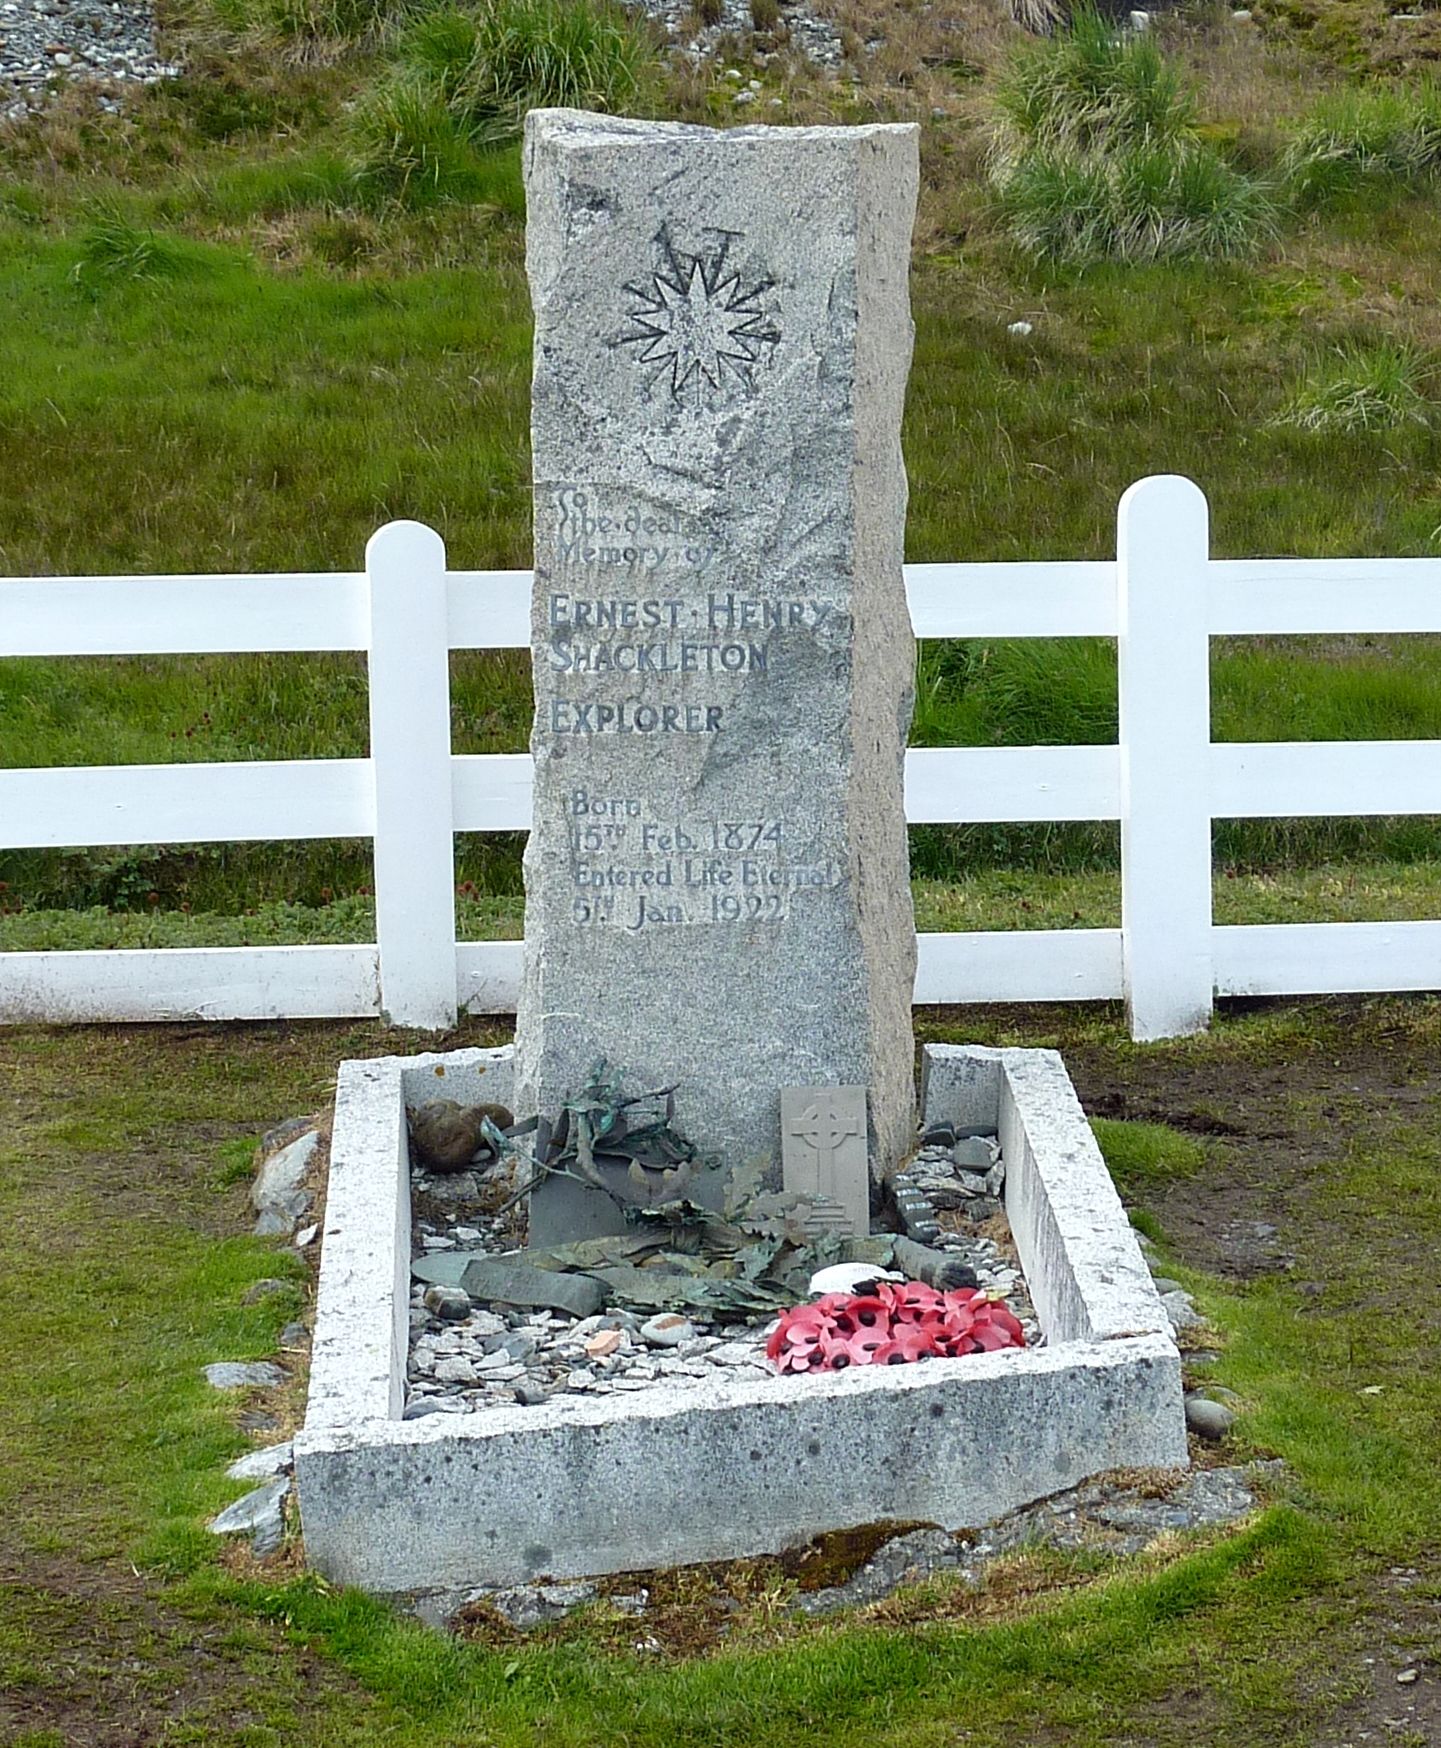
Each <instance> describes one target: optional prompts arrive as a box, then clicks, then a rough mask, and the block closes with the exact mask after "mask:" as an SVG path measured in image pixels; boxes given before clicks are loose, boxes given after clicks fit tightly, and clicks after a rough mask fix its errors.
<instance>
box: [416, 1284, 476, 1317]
mask: <svg viewBox="0 0 1441 1748" xmlns="http://www.w3.org/2000/svg"><path fill="white" fill-rule="evenodd" d="M425 1304H426V1309H427V1310H429V1311H433V1312H434V1313H435V1315H436V1316H437V1317H439V1318H440V1319H441V1320H442V1321H443V1322H446V1323H460V1322H462V1321H463V1320H464V1319H465V1318H467V1317H469V1316H470V1294H469V1293H467V1292H465V1291H464V1289H463V1288H460V1287H431V1288H429V1289H428V1290H427V1292H426V1295H425Z"/></svg>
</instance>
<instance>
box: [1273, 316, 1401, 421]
mask: <svg viewBox="0 0 1441 1748" xmlns="http://www.w3.org/2000/svg"><path fill="white" fill-rule="evenodd" d="M1427 374H1428V372H1427V368H1426V365H1425V362H1424V360H1423V359H1422V358H1421V357H1420V356H1419V355H1418V354H1417V353H1416V352H1415V351H1414V350H1413V349H1412V348H1411V347H1409V346H1405V345H1401V344H1399V343H1397V342H1396V341H1393V340H1383V341H1379V342H1376V343H1373V344H1370V345H1347V346H1338V347H1336V349H1335V350H1334V351H1333V352H1331V353H1329V354H1328V355H1327V356H1326V357H1325V358H1323V359H1321V360H1320V361H1319V362H1318V363H1317V364H1316V365H1315V367H1314V368H1313V369H1312V371H1311V372H1310V374H1309V375H1308V376H1307V378H1306V380H1305V381H1304V382H1303V383H1302V384H1301V386H1300V388H1298V389H1297V391H1296V392H1295V394H1294V395H1293V396H1292V398H1291V400H1290V401H1289V402H1288V403H1287V405H1286V406H1285V407H1284V408H1283V409H1282V410H1281V412H1280V413H1278V414H1277V415H1276V418H1275V419H1274V421H1273V423H1274V424H1276V425H1281V426H1288V425H1289V426H1291V427H1293V428H1294V429H1296V430H1299V431H1312V432H1318V433H1333V432H1340V433H1349V434H1353V435H1354V434H1356V433H1360V432H1368V431H1394V430H1397V429H1399V428H1401V427H1403V426H1407V425H1427V424H1429V423H1430V421H1431V415H1432V405H1431V402H1430V401H1429V400H1428V399H1427V397H1426V394H1425V392H1424V386H1423V385H1424V383H1425V381H1426V379H1427Z"/></svg>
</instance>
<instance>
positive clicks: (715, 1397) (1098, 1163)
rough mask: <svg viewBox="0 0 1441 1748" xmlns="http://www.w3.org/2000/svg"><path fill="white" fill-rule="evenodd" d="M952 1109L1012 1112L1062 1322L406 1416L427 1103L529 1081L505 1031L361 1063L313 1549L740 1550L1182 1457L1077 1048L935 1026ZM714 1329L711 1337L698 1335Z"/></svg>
mask: <svg viewBox="0 0 1441 1748" xmlns="http://www.w3.org/2000/svg"><path fill="white" fill-rule="evenodd" d="M925 1060H926V1080H925V1086H924V1089H923V1095H924V1114H925V1121H926V1123H927V1124H928V1125H929V1126H935V1125H939V1124H942V1123H949V1124H952V1125H955V1126H958V1127H991V1128H994V1129H995V1131H996V1132H997V1133H998V1135H999V1137H1000V1142H1001V1150H1002V1157H1003V1159H1004V1161H1005V1163H1006V1168H1007V1169H1006V1183H1005V1189H1004V1194H1005V1205H1006V1210H1007V1213H1008V1216H1009V1219H1010V1222H1011V1227H1012V1232H1013V1235H1014V1241H1015V1244H1016V1249H1017V1252H1018V1256H1019V1259H1020V1261H1021V1264H1022V1268H1023V1270H1024V1277H1025V1281H1026V1283H1027V1285H1028V1288H1029V1291H1030V1294H1031V1297H1032V1299H1033V1301H1034V1306H1035V1314H1036V1318H1037V1321H1038V1324H1039V1329H1040V1331H1041V1333H1042V1334H1043V1335H1044V1345H1040V1346H1034V1347H1027V1348H1024V1349H1017V1348H1012V1349H1009V1350H1007V1351H1004V1352H998V1353H987V1354H975V1355H970V1356H968V1357H966V1358H964V1359H926V1360H920V1361H917V1362H915V1363H911V1364H904V1365H896V1366H859V1367H855V1368H851V1369H847V1370H845V1371H842V1372H831V1371H825V1372H817V1373H807V1374H804V1375H800V1376H792V1375H785V1376H781V1375H771V1376H766V1375H764V1374H763V1373H762V1372H761V1371H760V1370H759V1368H758V1367H752V1366H743V1367H737V1368H732V1367H728V1366H720V1367H717V1366H714V1365H711V1366H710V1368H709V1369H710V1371H711V1373H712V1375H710V1376H705V1377H702V1376H699V1375H695V1376H691V1375H690V1374H686V1385H685V1387H683V1388H681V1389H673V1388H671V1387H670V1386H669V1380H665V1381H662V1380H661V1379H660V1378H659V1377H658V1378H657V1379H656V1380H654V1381H649V1382H647V1384H646V1386H645V1387H644V1388H641V1389H636V1390H620V1389H615V1390H613V1391H611V1392H606V1393H596V1392H595V1391H594V1390H593V1389H583V1390H581V1391H570V1390H565V1391H561V1392H560V1393H558V1394H557V1395H554V1396H551V1397H550V1398H549V1399H548V1400H546V1401H544V1402H542V1403H540V1404H538V1405H535V1406H525V1405H522V1404H521V1403H518V1402H515V1401H513V1400H512V1401H511V1402H510V1403H508V1404H503V1405H502V1404H499V1403H497V1404H495V1405H493V1406H489V1407H486V1408H485V1409H483V1410H480V1411H476V1412H465V1411H461V1412H444V1411H443V1412H439V1413H432V1414H428V1415H426V1416H424V1417H423V1418H420V1419H412V1420H405V1419H404V1418H403V1415H404V1412H405V1406H406V1400H407V1371H408V1362H409V1355H410V1335H411V1329H410V1311H411V1283H410V1267H411V1260H412V1233H413V1229H412V1220H411V1202H410V1190H411V1171H410V1158H409V1145H408V1137H407V1123H406V1116H405V1110H406V1105H407V1104H410V1105H411V1106H416V1105H421V1104H424V1103H425V1102H427V1101H435V1100H438V1099H441V1098H451V1099H454V1100H456V1101H457V1102H458V1103H460V1104H462V1105H464V1104H467V1103H470V1104H475V1103H482V1102H485V1103H496V1104H502V1105H504V1104H507V1103H508V1101H509V1099H510V1097H511V1095H512V1088H513V1059H512V1055H511V1052H510V1051H508V1050H501V1051H463V1052H457V1053H454V1054H452V1055H449V1056H429V1057H426V1056H421V1057H414V1058H409V1059H403V1058H387V1059H381V1060H379V1061H367V1062H357V1063H349V1064H346V1065H345V1067H344V1068H343V1070H342V1073H341V1080H340V1088H339V1097H338V1101H337V1110H336V1124H335V1133H334V1138H333V1140H332V1149H331V1175H330V1187H329V1195H328V1200H327V1206H326V1219H325V1238H324V1244H325V1248H324V1252H323V1261H322V1270H321V1280H320V1291H319V1298H318V1304H317V1319H316V1329H315V1341H314V1348H313V1355H312V1364H311V1385H310V1398H309V1405H308V1410H307V1417H306V1424H305V1427H304V1428H303V1430H302V1431H301V1433H300V1434H299V1435H298V1436H297V1439H296V1443H295V1456H296V1470H297V1483H298V1490H299V1496H300V1504H301V1513H302V1519H303V1523H304V1528H305V1536H306V1547H307V1551H308V1554H309V1556H310V1559H311V1561H312V1562H313V1563H314V1564H315V1565H316V1566H317V1567H318V1568H319V1569H320V1570H321V1571H322V1572H324V1573H326V1574H327V1575H328V1576H330V1577H333V1578H336V1579H340V1580H344V1581H346V1582H351V1583H358V1584H362V1585H365V1586H367V1587H368V1588H371V1589H374V1590H378V1591H383V1592H389V1593H394V1592H421V1591H428V1590H455V1589H459V1588H464V1587H465V1586H468V1585H484V1584H510V1583H520V1582H524V1581H527V1580H530V1579H534V1578H537V1577H540V1576H551V1577H586V1576H593V1575H596V1574H599V1573H606V1572H614V1571H626V1570H631V1569H641V1568H645V1567H653V1566H656V1565H664V1564H684V1563H687V1562H691V1561H700V1560H712V1559H722V1558H731V1557H738V1556H741V1555H744V1554H749V1553H757V1552H762V1551H770V1550H774V1549H777V1548H781V1547H785V1546H789V1545H792V1544H793V1543H797V1542H803V1541H806V1540H808V1539H810V1538H811V1537H812V1536H815V1535H818V1534H821V1533H823V1532H825V1531H827V1530H832V1529H839V1528H850V1527H854V1526H857V1525H861V1524H870V1523H877V1522H886V1521H893V1522H901V1523H916V1522H930V1523H937V1524H940V1525H941V1526H942V1527H944V1528H961V1527H965V1526H969V1525H975V1524H982V1523H987V1522H990V1521H992V1520H994V1519H995V1518H997V1517H999V1516H1002V1515H1004V1513H1006V1512H1007V1511H1010V1510H1013V1509H1014V1508H1015V1507H1016V1506H1018V1505H1022V1504H1025V1503H1028V1502H1030V1501H1031V1500H1035V1499H1039V1498H1043V1497H1047V1496H1049V1495H1050V1494H1053V1493H1056V1492H1059V1491H1061V1490H1063V1489H1064V1488H1066V1487H1070V1486H1074V1485H1075V1484H1076V1483H1077V1482H1079V1481H1081V1480H1083V1479H1085V1478H1086V1477H1087V1476H1089V1475H1094V1474H1099V1473H1103V1472H1104V1471H1106V1470H1109V1469H1115V1468H1125V1467H1176V1466H1180V1465H1183V1464H1184V1463H1185V1462H1186V1441H1185V1428H1184V1420H1183V1415H1182V1405H1181V1373H1180V1357H1179V1355H1178V1353H1177V1351H1176V1347H1175V1344H1174V1341H1173V1339H1172V1337H1171V1334H1170V1325H1169V1321H1168V1319H1167V1317H1166V1313H1165V1310H1164V1308H1163V1306H1162V1304H1161V1301H1160V1298H1159V1296H1158V1295H1157V1293H1156V1291H1155V1288H1154V1287H1153V1286H1152V1284H1151V1279H1150V1274H1149V1272H1148V1270H1147V1269H1146V1266H1145V1262H1144V1260H1143V1258H1142V1257H1141V1254H1140V1251H1139V1249H1138V1247H1137V1245H1136V1241H1135V1238H1134V1235H1133V1234H1132V1232H1131V1229H1130V1226H1129V1223H1128V1222H1127V1220H1126V1217H1125V1214H1124V1211H1123V1209H1122V1208H1121V1205H1120V1202H1119V1199H1118V1198H1117V1196H1116V1193H1115V1190H1114V1187H1113V1186H1112V1184H1111V1182H1110V1178H1109V1176H1108V1175H1107V1173H1106V1170H1105V1165H1104V1162H1103V1161H1102V1160H1101V1157H1100V1154H1099V1152H1098V1151H1097V1149H1096V1146H1095V1142H1094V1140H1093V1138H1092V1137H1091V1133H1090V1129H1089V1126H1088V1125H1087V1123H1086V1121H1085V1118H1084V1116H1083V1114H1082V1112H1081V1110H1080V1107H1079V1104H1078V1103H1077V1101H1076V1099H1075V1095H1074V1092H1073V1091H1072V1089H1071V1087H1070V1082H1069V1080H1068V1078H1067V1076H1066V1074H1065V1070H1064V1068H1063V1067H1062V1065H1061V1062H1060V1059H1059V1058H1058V1057H1057V1056H1056V1055H1055V1054H1054V1053H1053V1052H1049V1051H1024V1050H987V1049H984V1048H982V1047H964V1048H962V1047H946V1046H933V1047H931V1048H930V1049H928V1050H927V1052H926V1059H925ZM699 1357H701V1356H699V1355H697V1358H699Z"/></svg>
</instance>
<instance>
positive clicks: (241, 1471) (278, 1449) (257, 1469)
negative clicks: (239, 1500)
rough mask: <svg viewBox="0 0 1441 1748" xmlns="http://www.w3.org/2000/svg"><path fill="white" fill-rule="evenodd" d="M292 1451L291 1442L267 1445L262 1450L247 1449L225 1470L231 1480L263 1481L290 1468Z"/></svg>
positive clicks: (287, 1440)
mask: <svg viewBox="0 0 1441 1748" xmlns="http://www.w3.org/2000/svg"><path fill="white" fill-rule="evenodd" d="M293 1457H294V1453H293V1450H292V1447H291V1442H290V1440H289V1439H286V1440H285V1442H284V1444H278V1445H268V1446H267V1447H266V1448H265V1449H264V1450H262V1451H247V1452H246V1453H245V1455H244V1456H243V1457H237V1458H236V1459H235V1461H234V1462H233V1463H232V1464H231V1465H230V1467H229V1468H228V1469H227V1470H226V1471H225V1473H226V1474H227V1475H229V1476H230V1478H231V1480H232V1481H263V1480H265V1479H266V1478H267V1477H269V1476H271V1475H283V1474H285V1473H287V1472H288V1471H289V1469H290V1465H291V1463H292V1461H293Z"/></svg>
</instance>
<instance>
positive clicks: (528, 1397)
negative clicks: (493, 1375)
mask: <svg viewBox="0 0 1441 1748" xmlns="http://www.w3.org/2000/svg"><path fill="white" fill-rule="evenodd" d="M513 1393H514V1396H515V1399H516V1401H517V1402H519V1403H520V1405H521V1407H522V1408H539V1407H540V1405H541V1403H542V1402H548V1401H549V1400H550V1391H549V1390H547V1389H546V1387H545V1385H544V1384H534V1383H532V1382H531V1381H530V1380H529V1379H528V1378H527V1379H522V1380H521V1382H520V1383H518V1384H517V1385H516V1386H515V1390H514V1392H513Z"/></svg>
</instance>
